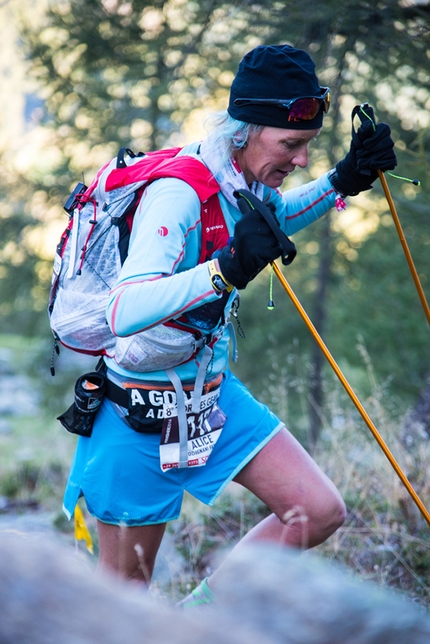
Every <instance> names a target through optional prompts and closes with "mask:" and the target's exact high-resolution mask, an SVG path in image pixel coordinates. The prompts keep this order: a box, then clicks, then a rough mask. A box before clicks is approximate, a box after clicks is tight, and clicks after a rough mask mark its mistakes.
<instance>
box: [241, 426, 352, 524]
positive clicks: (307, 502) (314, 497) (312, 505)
mask: <svg viewBox="0 0 430 644" xmlns="http://www.w3.org/2000/svg"><path fill="white" fill-rule="evenodd" d="M235 481H236V482H237V483H240V484H241V485H243V486H244V487H246V488H247V489H249V490H250V491H251V492H253V493H254V494H255V495H256V496H257V497H258V498H259V499H261V501H263V502H264V503H265V504H266V505H267V506H268V507H269V508H270V510H271V511H272V512H274V513H275V514H276V516H277V517H278V518H279V519H280V520H281V521H283V520H286V519H287V518H288V515H290V514H291V512H292V511H296V512H297V513H300V514H302V515H303V516H305V517H307V520H308V522H318V521H319V522H326V521H331V520H333V521H334V522H335V523H337V524H338V525H339V524H341V523H342V520H343V517H344V504H343V501H342V498H341V496H340V494H339V492H338V490H337V488H336V486H335V485H334V483H333V482H332V481H331V480H330V479H329V478H328V476H326V474H324V472H323V471H322V470H321V468H320V467H319V466H318V465H317V463H316V462H315V461H314V460H313V459H312V458H311V456H310V455H309V454H308V453H307V452H306V450H305V449H304V448H303V447H302V446H301V445H300V443H299V442H298V441H297V440H296V439H295V438H294V436H292V434H291V433H290V432H288V430H287V429H285V428H284V429H282V430H281V431H280V432H279V433H277V434H276V435H275V436H274V437H273V438H272V439H271V440H270V441H269V442H268V443H267V445H265V446H264V447H263V449H262V450H261V451H260V452H259V453H258V454H257V455H256V456H255V457H254V458H253V459H252V460H251V461H250V462H249V463H248V464H247V465H246V466H245V467H244V468H243V470H242V471H241V472H240V473H239V474H238V475H237V476H236V477H235Z"/></svg>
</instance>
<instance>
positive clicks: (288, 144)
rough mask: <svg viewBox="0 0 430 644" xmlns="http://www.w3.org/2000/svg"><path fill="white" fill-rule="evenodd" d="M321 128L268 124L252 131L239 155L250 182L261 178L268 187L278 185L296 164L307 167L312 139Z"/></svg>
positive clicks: (237, 157) (240, 162) (240, 163)
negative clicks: (304, 128) (303, 128)
mask: <svg viewBox="0 0 430 644" xmlns="http://www.w3.org/2000/svg"><path fill="white" fill-rule="evenodd" d="M320 131H321V130H320V129H316V130H284V129H282V128H279V127H268V126H265V127H263V128H262V129H261V130H258V131H257V132H251V134H250V136H249V138H248V144H247V145H246V147H245V148H242V149H241V150H239V151H238V152H237V154H236V159H237V161H238V163H239V165H240V167H241V168H242V171H243V173H244V175H245V179H246V182H247V183H248V185H249V184H251V183H252V182H253V181H261V183H264V184H265V185H266V186H269V188H279V186H280V185H281V184H282V182H283V180H284V179H285V177H287V176H288V175H289V174H290V173H291V172H293V170H295V168H296V166H299V167H300V168H305V167H306V166H307V165H308V146H309V142H310V141H311V140H312V139H314V138H315V137H316V136H318V134H319V133H320Z"/></svg>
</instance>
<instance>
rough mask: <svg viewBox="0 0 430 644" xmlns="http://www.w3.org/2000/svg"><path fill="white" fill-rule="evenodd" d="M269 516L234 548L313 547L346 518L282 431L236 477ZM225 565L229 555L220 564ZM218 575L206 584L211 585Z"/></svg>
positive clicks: (333, 491)
mask: <svg viewBox="0 0 430 644" xmlns="http://www.w3.org/2000/svg"><path fill="white" fill-rule="evenodd" d="M235 481H236V482H237V483H240V484H241V485H243V486H244V487H246V488H247V489H248V490H250V491H251V492H253V493H254V494H255V495H256V496H257V497H258V498H259V499H261V501H263V502H264V503H265V504H266V505H267V506H268V507H269V508H270V509H271V510H272V512H273V514H271V515H270V516H269V517H267V518H266V519H264V520H263V521H261V522H260V523H258V524H257V525H256V526H255V527H254V528H252V529H251V530H250V531H249V532H248V533H247V534H246V535H245V536H244V537H243V539H241V541H240V542H239V543H238V544H237V545H236V547H235V550H236V549H237V548H240V547H242V545H246V544H250V543H257V542H264V541H269V542H274V543H278V544H281V545H286V546H291V547H296V548H302V549H303V548H312V547H313V546H316V545H318V544H319V543H322V542H323V541H325V540H326V539H327V538H328V537H329V536H330V535H331V534H333V532H335V531H336V530H337V528H339V527H340V526H341V525H342V523H343V522H344V520H345V514H346V510H345V505H344V502H343V500H342V497H341V496H340V494H339V492H338V490H337V488H336V487H335V485H334V484H333V483H332V481H330V479H329V478H328V477H327V476H326V475H325V474H324V472H323V471H322V470H321V469H320V468H319V467H318V465H317V464H316V463H315V461H314V460H313V459H312V458H311V456H310V455H309V454H308V453H307V452H306V450H305V449H304V448H303V447H302V446H301V445H300V443H299V442H298V441H297V440H296V439H295V438H294V437H293V436H292V434H290V432H288V431H287V430H286V429H283V430H281V431H280V432H279V433H278V434H276V436H275V437H274V438H273V439H272V440H271V441H270V442H269V443H268V444H267V445H266V446H265V447H264V448H263V449H262V450H261V451H260V452H259V453H258V454H257V455H256V456H255V457H254V458H253V459H252V461H250V462H249V463H248V465H246V466H245V467H244V469H243V470H242V471H241V472H240V473H239V474H238V475H237V477H236V478H235ZM224 565H228V557H227V559H226V561H225V563H223V564H222V566H224ZM216 576H217V571H215V572H214V573H213V574H212V575H211V577H210V580H209V585H210V587H211V588H213V587H214V586H216Z"/></svg>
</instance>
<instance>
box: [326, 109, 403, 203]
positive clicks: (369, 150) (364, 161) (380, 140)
mask: <svg viewBox="0 0 430 644" xmlns="http://www.w3.org/2000/svg"><path fill="white" fill-rule="evenodd" d="M393 148H394V142H393V140H392V138H391V130H390V127H389V126H388V125H387V124H386V123H378V125H375V124H374V123H373V121H371V120H366V121H365V122H364V123H362V124H361V125H360V127H359V129H358V130H357V132H356V133H354V134H353V137H352V141H351V147H350V149H349V152H348V154H347V155H346V157H345V158H344V159H342V161H339V163H338V164H337V165H336V169H335V171H334V172H333V174H332V175H331V176H330V181H331V184H332V186H333V187H334V188H335V190H336V191H337V192H338V193H339V194H341V195H342V196H346V195H351V196H353V195H358V193H359V192H362V191H363V190H369V189H370V188H371V187H372V183H373V182H374V181H375V179H377V177H378V172H377V170H382V171H385V170H394V168H395V167H396V165H397V159H396V155H395V152H394V149H393Z"/></svg>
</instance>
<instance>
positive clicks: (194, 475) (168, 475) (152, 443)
mask: <svg viewBox="0 0 430 644" xmlns="http://www.w3.org/2000/svg"><path fill="white" fill-rule="evenodd" d="M218 404H219V406H220V407H221V409H222V410H223V411H224V413H225V414H226V416H227V420H226V423H225V425H224V428H223V430H222V433H221V436H220V438H219V440H218V442H217V443H216V445H215V447H214V449H213V451H212V453H211V455H210V457H209V460H208V461H207V463H206V465H204V466H202V467H191V468H182V469H177V468H174V469H169V470H167V471H164V472H163V471H162V470H161V468H160V458H159V444H160V435H159V434H141V433H138V432H136V431H134V430H133V429H131V428H130V427H129V426H128V425H127V423H125V422H124V421H123V420H122V419H121V418H120V417H119V415H118V414H117V412H116V411H115V408H114V407H113V405H112V403H111V402H110V401H109V400H107V399H105V400H104V401H103V404H102V406H101V409H100V411H99V412H98V414H97V417H96V420H95V422H94V427H93V433H92V436H91V437H90V438H83V437H79V439H78V444H77V447H76V452H75V457H74V461H73V464H72V467H71V471H70V475H69V480H68V482H67V487H66V491H65V495H64V511H65V513H66V515H67V516H68V517H69V519H70V518H71V517H72V516H73V512H74V509H75V505H76V502H77V500H78V498H79V497H80V496H84V497H85V502H86V504H87V508H88V511H89V512H90V513H91V514H92V515H93V516H95V517H96V518H97V519H99V520H100V521H103V522H104V523H111V524H115V525H119V524H125V525H128V526H140V525H151V524H156V523H164V522H166V521H171V520H173V519H177V518H178V516H179V514H180V511H181V505H182V498H183V495H184V491H187V492H188V493H189V494H191V495H193V496H194V497H196V498H197V499H199V500H200V501H202V502H203V503H206V504H207V505H213V503H214V502H215V500H216V499H217V497H218V496H219V495H220V494H221V492H222V491H223V490H224V488H225V487H226V486H227V484H228V483H229V482H230V481H232V480H233V478H234V477H235V476H236V475H237V474H238V473H239V472H240V470H241V469H242V468H243V467H244V466H245V465H246V464H247V463H248V462H249V461H250V460H251V459H252V458H253V457H254V456H255V455H256V454H257V453H258V452H259V451H260V450H261V449H262V448H263V447H264V445H266V443H268V441H269V440H270V439H271V438H272V437H273V436H274V435H275V434H276V433H277V432H278V431H280V429H281V428H282V427H283V426H284V425H283V423H282V422H281V421H280V420H279V418H277V417H276V416H275V415H274V414H273V413H272V412H271V411H270V410H269V409H268V408H267V407H266V406H265V405H263V404H261V403H260V402H258V401H257V400H256V399H255V398H254V397H253V396H252V395H251V393H250V392H249V391H248V389H247V388H246V387H245V386H244V385H243V384H242V383H241V382H240V381H239V380H238V379H237V378H236V377H235V376H233V374H231V373H230V372H228V371H227V372H226V373H225V374H224V378H223V382H222V385H221V393H220V397H219V401H218Z"/></svg>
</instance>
